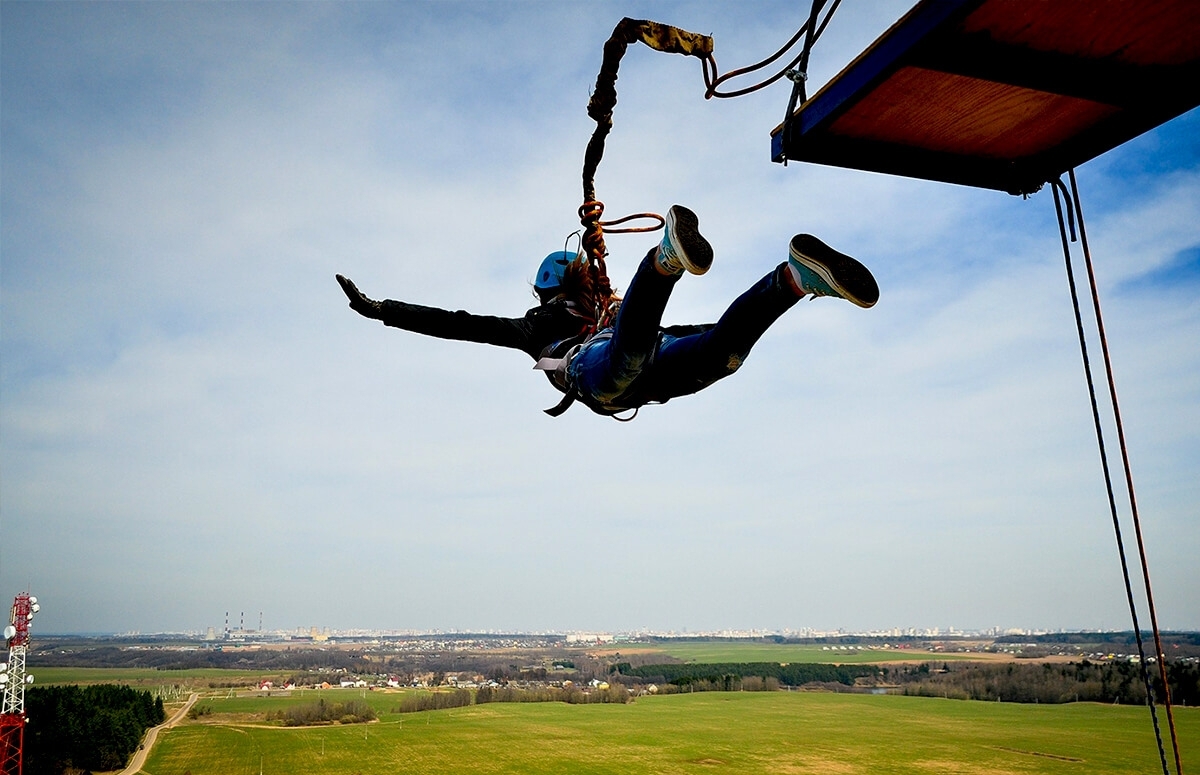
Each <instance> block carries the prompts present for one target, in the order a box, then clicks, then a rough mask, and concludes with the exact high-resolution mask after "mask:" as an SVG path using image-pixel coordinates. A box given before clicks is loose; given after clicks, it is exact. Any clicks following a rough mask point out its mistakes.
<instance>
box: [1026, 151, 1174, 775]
mask: <svg viewBox="0 0 1200 775" xmlns="http://www.w3.org/2000/svg"><path fill="white" fill-rule="evenodd" d="M1072 183H1074V175H1072ZM1050 187H1051V189H1052V190H1053V191H1054V210H1055V212H1056V213H1057V215H1058V233H1059V236H1060V237H1061V238H1062V248H1063V258H1064V260H1065V262H1066V267H1067V284H1068V285H1069V286H1070V289H1071V305H1072V307H1073V308H1074V310H1075V327H1076V329H1077V330H1078V331H1079V351H1080V355H1082V356H1083V373H1084V376H1085V377H1086V378H1087V387H1088V398H1089V399H1090V400H1091V404H1092V420H1093V422H1094V423H1095V426H1096V442H1097V444H1098V445H1099V448H1100V465H1101V467H1102V468H1103V469H1104V487H1105V490H1106V492H1107V493H1108V507H1109V511H1110V512H1111V513H1112V521H1113V530H1114V531H1115V532H1116V536H1117V553H1118V554H1119V555H1120V557H1121V574H1122V576H1123V577H1124V580H1125V597H1126V598H1127V599H1128V601H1129V615H1130V617H1131V618H1132V619H1133V634H1134V637H1135V638H1136V639H1137V647H1138V656H1139V658H1140V659H1139V664H1140V665H1141V672H1142V680H1143V682H1144V683H1145V684H1146V701H1147V704H1148V705H1149V706H1150V718H1151V721H1152V723H1153V724H1154V737H1155V740H1157V741H1158V756H1159V760H1160V761H1161V763H1162V771H1163V775H1170V771H1169V770H1168V769H1167V754H1166V751H1165V749H1164V748H1163V740H1162V732H1161V731H1160V730H1159V726H1158V713H1157V711H1156V710H1155V703H1154V686H1153V684H1152V683H1151V681H1150V672H1149V671H1148V670H1147V669H1146V650H1145V647H1144V646H1143V644H1142V631H1141V627H1140V626H1139V624H1138V615H1137V605H1136V603H1135V602H1134V599H1133V583H1132V582H1131V581H1130V579H1129V563H1128V561H1127V560H1126V557H1125V541H1124V539H1123V538H1122V536H1121V522H1120V520H1119V519H1118V517H1117V501H1116V497H1115V496H1114V495H1113V485H1112V474H1111V472H1110V470H1109V466H1108V452H1107V451H1106V448H1105V445H1104V428H1103V426H1102V425H1101V422H1100V407H1099V405H1098V404H1097V402H1096V384H1095V381H1094V380H1093V379H1092V365H1091V360H1090V359H1089V358H1088V350H1087V337H1086V335H1085V333H1084V330H1083V316H1082V314H1081V313H1080V311H1079V293H1078V291H1077V290H1076V287H1075V271H1074V269H1073V268H1072V266H1071V248H1070V244H1069V242H1068V239H1067V223H1066V222H1065V221H1064V220H1063V206H1062V202H1060V201H1059V192H1060V190H1061V192H1062V196H1063V198H1064V199H1066V200H1067V202H1068V204H1069V203H1070V202H1071V196H1070V195H1069V194H1068V193H1067V188H1066V186H1064V185H1063V182H1062V180H1053V181H1051V182H1050ZM1076 195H1078V191H1076ZM1075 201H1076V205H1078V196H1076V200H1075ZM1073 209H1078V210H1079V211H1080V213H1082V208H1073ZM1067 220H1068V221H1070V228H1071V236H1070V242H1074V241H1075V239H1076V238H1075V222H1074V219H1073V218H1072V215H1071V210H1068V211H1067ZM1081 225H1082V224H1081ZM1094 287H1095V286H1093V289H1094ZM1177 775H1182V773H1177Z"/></svg>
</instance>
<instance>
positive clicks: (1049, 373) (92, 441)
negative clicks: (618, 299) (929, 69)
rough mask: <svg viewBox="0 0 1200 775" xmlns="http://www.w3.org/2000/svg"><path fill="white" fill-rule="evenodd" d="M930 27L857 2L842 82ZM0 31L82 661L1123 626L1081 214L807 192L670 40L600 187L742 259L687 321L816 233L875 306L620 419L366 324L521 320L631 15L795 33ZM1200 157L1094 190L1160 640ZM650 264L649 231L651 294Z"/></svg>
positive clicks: (4, 498)
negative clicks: (488, 639)
mask: <svg viewBox="0 0 1200 775" xmlns="http://www.w3.org/2000/svg"><path fill="white" fill-rule="evenodd" d="M907 6H908V3H907V0H904V2H890V1H889V2H863V3H847V4H846V7H844V8H842V9H840V10H839V11H838V14H837V16H836V17H835V18H834V21H833V23H832V24H831V25H830V27H829V29H828V31H827V33H826V35H825V37H823V38H822V40H821V41H820V43H819V44H818V47H817V49H816V51H815V52H814V54H813V63H812V67H811V72H812V83H813V85H814V86H816V85H819V84H821V83H824V82H825V81H826V80H828V79H829V78H830V77H832V76H833V75H834V74H835V73H836V72H837V71H838V70H839V69H840V68H841V67H842V66H843V65H845V64H846V63H847V62H848V61H850V59H852V58H853V56H854V55H855V54H856V53H857V52H859V51H861V50H862V49H863V48H864V47H865V46H866V45H867V44H869V43H870V41H871V40H873V39H874V38H875V37H876V36H877V35H879V34H880V33H881V32H882V31H883V30H884V29H886V28H887V27H888V26H889V25H890V24H891V23H892V22H893V21H895V19H897V18H899V16H900V15H902V14H903V12H904V11H905V10H907ZM0 14H2V25H0V34H2V36H3V40H2V44H3V45H2V49H0V57H2V67H3V71H2V76H3V77H2V79H0V89H2V91H0V121H2V127H0V128H2V135H0V143H2V144H0V174H2V178H3V187H2V191H0V197H2V198H0V324H2V327H0V591H4V590H6V591H7V592H6V593H13V594H15V593H16V592H18V591H21V590H23V589H30V590H31V591H32V592H33V593H34V594H36V595H38V597H39V599H40V600H41V601H42V603H43V613H42V614H41V616H40V617H39V620H38V627H39V629H41V630H42V631H44V632H80V631H125V630H143V631H159V630H171V629H195V628H203V627H207V626H216V627H220V626H221V625H222V624H223V621H224V615H225V612H226V611H230V612H234V613H233V616H234V617H236V616H237V612H241V611H245V612H246V616H247V621H248V622H250V621H252V622H254V623H255V624H257V612H259V611H261V612H263V623H264V626H266V627H268V628H293V627H309V626H328V627H367V628H396V629H459V630H470V629H510V630H533V629H557V630H572V629H573V630H609V629H612V630H626V629H636V628H653V629H659V630H669V629H674V630H683V629H685V628H686V629H689V630H701V629H716V628H766V629H776V628H791V629H799V628H806V627H811V628H817V629H835V628H846V629H867V628H890V627H910V626H912V627H947V626H956V627H963V628H983V627H992V626H999V627H1038V628H1060V627H1062V628H1093V627H1095V628H1113V629H1117V628H1126V627H1128V626H1129V625H1128V621H1129V619H1128V612H1127V609H1126V606H1125V602H1124V591H1123V587H1122V583H1121V578H1120V573H1119V565H1118V560H1117V554H1116V549H1115V542H1114V538H1113V531H1112V526H1111V521H1110V517H1109V514H1108V508H1107V502H1106V499H1105V495H1104V486H1103V481H1102V479H1101V475H1100V469H1099V465H1098V460H1097V453H1096V451H1095V440H1094V435H1093V431H1092V420H1091V414H1090V410H1089V408H1088V403H1087V394H1086V388H1085V383H1084V379H1083V375H1082V369H1081V365H1080V357H1079V353H1078V343H1077V339H1076V334H1075V329H1074V321H1073V315H1072V312H1071V307H1070V301H1069V296H1068V292H1067V287H1066V281H1065V274H1064V270H1063V267H1062V256H1061V251H1060V248H1059V244H1058V234H1057V227H1056V225H1055V219H1054V207H1053V202H1052V200H1051V197H1050V194H1049V192H1048V191H1045V192H1042V193H1039V194H1037V195H1035V196H1033V197H1031V198H1030V199H1028V200H1022V199H1020V198H1016V197H1010V196H1007V195H1004V194H999V193H995V192H988V191H977V190H972V189H966V188H962V187H955V186H947V185H940V184H934V183H928V182H921V181H913V180H905V179H898V178H890V177H884V176H880V175H874V174H869V173H860V172H853V171H847V170H837V169H828V168H819V167H813V166H808V165H803V164H791V165H789V166H788V167H786V168H784V167H783V166H781V165H775V164H772V163H770V161H769V151H770V149H769V137H768V135H769V131H770V129H771V128H772V127H773V126H775V125H776V124H777V123H778V122H779V120H780V119H781V117H782V114H783V111H784V108H785V107H786V103H787V90H786V87H784V86H777V87H775V88H772V89H767V90H765V91H764V92H760V93H757V94H755V95H751V96H748V97H744V98H741V99H737V100H725V101H705V100H704V99H703V84H702V80H701V73H700V67H699V64H698V63H697V62H696V61H695V60H691V59H685V58H682V57H677V56H668V55H664V54H657V53H654V52H651V51H650V50H649V49H646V48H644V47H633V48H631V49H630V52H629V54H627V55H626V57H625V59H624V60H623V62H622V65H621V77H620V81H619V82H618V98H619V102H618V105H617V108H616V114H615V128H614V130H613V133H612V135H611V136H610V138H609V141H608V145H607V150H606V153H605V158H604V162H603V164H602V166H601V168H600V172H599V174H598V176H597V179H596V184H597V190H598V194H599V197H600V198H601V199H602V200H603V201H604V202H605V204H606V206H607V212H608V213H609V214H610V215H616V214H622V213H627V212H638V211H644V210H654V211H659V212H663V211H665V210H666V209H667V208H668V207H669V206H670V205H671V204H673V203H675V202H681V203H684V204H687V205H688V206H690V207H692V209H694V210H695V211H696V212H697V213H698V214H699V215H700V219H701V226H702V228H703V229H704V231H705V233H706V235H707V236H708V237H709V238H710V240H711V241H712V243H713V244H714V246H715V248H716V254H717V257H716V261H715V264H714V267H713V269H712V271H710V272H709V273H708V274H707V275H705V276H704V277H703V278H685V279H684V281H683V282H681V283H680V285H679V286H678V288H677V290H676V293H675V295H674V297H673V299H672V302H671V305H670V306H669V308H668V311H667V322H668V323H684V322H704V321H711V320H714V319H716V317H717V316H719V314H720V313H721V311H722V310H723V309H724V307H725V305H726V304H727V303H728V302H729V301H730V300H732V299H733V298H734V297H735V296H736V295H737V294H738V293H740V292H741V291H742V290H743V289H744V288H746V287H748V286H749V285H750V284H751V283H752V282H754V281H755V280H756V279H757V278H758V277H760V276H761V275H762V274H764V273H765V272H766V271H768V270H769V269H770V268H771V267H773V266H774V265H775V264H777V263H778V262H779V261H781V260H783V259H784V258H785V256H786V246H787V242H788V240H789V238H790V237H791V236H792V235H793V234H795V233H797V232H801V231H807V232H811V233H814V234H817V235H819V236H820V237H821V238H823V239H824V240H826V241H827V242H829V243H830V244H832V245H834V246H835V247H837V248H839V249H841V250H844V251H846V252H849V253H852V254H853V255H856V256H857V257H859V258H860V259H861V260H863V261H864V262H865V263H867V264H868V265H869V266H870V267H872V269H873V270H874V272H875V274H876V276H877V278H878V280H879V284H880V286H881V289H882V298H881V300H880V302H879V304H878V305H877V306H876V307H875V308H874V309H871V310H860V309H858V308H855V307H852V306H851V305H849V304H845V303H840V302H837V301H836V300H830V299H821V300H817V301H815V302H812V303H811V304H810V303H804V304H801V305H800V306H798V307H797V308H796V309H794V310H793V311H791V312H789V313H788V315H787V316H785V317H784V318H783V319H782V320H781V321H780V322H779V323H778V324H777V325H776V326H775V327H773V328H772V330H771V331H770V332H768V334H767V336H766V337H764V339H763V340H762V341H761V342H760V344H759V345H758V347H757V348H756V350H755V352H754V353H753V355H752V357H751V358H750V359H749V360H748V361H747V363H746V365H745V366H744V367H743V368H742V370H741V371H739V373H738V374H737V375H736V377H734V378H732V379H728V380H725V381H723V382H721V383H719V384H717V385H715V386H714V387H712V388H711V389H709V390H707V391H705V392H704V393H702V394H699V395H696V396H693V397H688V398H684V399H679V400H676V401H672V402H671V403H670V404H668V405H666V406H662V407H649V408H647V409H646V410H644V411H643V412H642V413H641V415H640V416H639V417H638V419H637V420H636V421H635V422H633V423H629V424H619V423H615V422H612V421H610V420H606V419H603V418H600V417H597V416H595V415H592V414H591V413H590V412H588V411H586V410H585V409H582V408H580V407H577V408H575V409H573V410H571V411H570V412H568V413H567V414H566V415H565V416H563V417H561V418H559V419H551V418H549V417H546V416H545V415H543V414H542V412H541V410H542V409H543V408H545V407H548V406H551V405H553V404H554V403H556V402H557V400H558V397H557V394H556V393H555V392H554V391H553V390H552V388H550V387H549V385H547V384H546V382H545V379H544V378H543V377H542V376H541V375H539V374H536V373H534V372H532V371H531V369H530V365H531V364H530V362H529V360H528V358H527V357H526V356H525V355H523V354H521V353H518V352H516V351H502V350H494V349H489V348H486V347H483V346H476V345H471V344H467V343H457V342H444V341H439V340H432V339H424V338H422V337H419V336H416V335H413V334H408V333H405V332H400V331H396V330H392V329H386V328H384V327H383V326H380V325H379V324H377V323H374V322H372V321H367V320H365V319H362V318H360V317H358V316H357V315H355V314H354V313H352V312H351V311H350V310H349V309H347V308H346V305H345V299H344V297H343V296H342V295H341V292H340V291H339V289H338V287H337V285H336V284H335V282H334V279H333V275H334V274H335V273H338V272H340V273H343V274H346V275H348V276H349V277H351V278H353V279H354V280H355V281H356V282H357V283H358V284H359V287H360V288H362V289H363V291H364V292H365V293H367V294H369V295H373V296H376V297H390V298H398V299H403V300H407V301H412V302H417V303H422V304H430V305H436V306H443V307H448V308H451V309H468V310H472V311H476V312H480V313H488V314H500V315H512V316H517V315H521V314H523V312H524V310H525V309H526V308H527V307H528V306H531V304H532V297H531V295H530V292H529V283H530V281H531V279H532V277H533V273H534V270H535V268H536V266H537V263H538V261H539V260H540V259H541V257H542V256H544V255H545V254H546V253H548V252H550V251H552V250H557V249H560V247H561V246H562V244H563V240H564V239H565V238H566V236H567V235H568V234H570V233H571V232H572V231H574V230H575V229H577V228H578V222H577V220H576V214H575V210H576V208H577V207H578V205H579V202H580V200H581V192H580V182H579V176H580V169H581V164H582V159H583V150H584V147H585V145H586V143H587V139H588V137H589V136H590V134H591V131H592V128H593V126H594V124H593V123H592V122H591V120H590V119H588V117H587V115H586V113H585V110H584V108H585V105H586V102H587V98H588V94H589V90H590V88H591V86H592V84H593V83H594V80H595V75H596V71H597V70H598V68H599V63H600V52H601V45H602V44H603V41H604V40H605V39H606V38H607V37H608V35H609V33H610V32H611V30H612V27H613V26H614V25H615V24H616V22H617V21H618V20H619V19H620V18H621V17H622V16H635V17H649V18H654V19H656V20H658V21H662V22H665V23H669V24H675V25H677V26H680V27H684V28H686V29H691V30H694V31H698V32H703V33H707V34H712V35H713V36H714V38H715V40H716V56H717V60H718V62H719V63H720V65H721V67H722V69H724V70H729V69H732V68H734V67H737V66H740V65H744V64H747V63H750V62H753V61H757V60H758V59H760V58H761V57H763V56H765V55H766V54H767V53H770V52H772V51H774V50H775V48H776V47H777V46H778V45H780V44H781V43H782V42H783V41H785V40H786V39H787V37H788V36H789V35H790V34H791V32H792V31H793V30H794V29H795V28H796V27H797V26H799V24H800V21H801V20H800V18H799V16H800V14H801V11H799V10H797V6H796V4H795V3H782V2H779V3H767V2H750V3H742V4H736V5H734V4H726V3H715V2H702V3H670V2H663V3H652V4H651V3H636V2H634V3H615V2H611V3H609V2H605V3H599V4H596V3H593V4H587V5H586V6H585V5H582V4H565V3H564V4H552V3H534V2H528V3H505V2H494V3H476V4H470V3H347V4H320V3H303V4H288V3H267V4H240V3H235V4H223V3H171V4H168V3H144V4H142V3H139V4H125V3H52V4H51V3H11V2H5V3H4V4H3V5H2V6H0ZM1198 125H1200V116H1198V115H1197V113H1196V112H1195V111H1193V112H1192V113H1190V114H1187V115H1185V116H1183V117H1181V118H1179V119H1176V120H1175V121H1173V122H1171V123H1169V124H1167V125H1165V126H1163V127H1161V128H1159V129H1158V130H1155V131H1153V132H1151V133H1148V134H1146V135H1144V136H1142V137H1140V138H1137V139H1136V140H1134V141H1132V142H1130V143H1128V144H1127V145H1125V146H1123V147H1122V148H1119V149H1117V150H1114V151H1112V152H1110V153H1108V154H1106V155H1105V156H1103V157H1101V158H1098V159H1096V160H1093V161H1091V162H1089V163H1088V164H1087V165H1085V166H1083V167H1082V168H1081V169H1079V170H1078V177H1079V181H1080V185H1081V188H1082V194H1083V197H1084V209H1085V215H1086V217H1087V225H1088V233H1089V237H1090V240H1091V247H1092V251H1093V254H1094V256H1095V260H1096V266H1097V272H1098V275H1099V284H1100V290H1101V294H1102V302H1103V304H1104V311H1105V315H1106V326H1107V331H1108V335H1109V340H1110V346H1111V349H1112V353H1113V357H1114V361H1115V370H1116V378H1117V386H1118V390H1119V393H1120V396H1121V400H1122V409H1123V414H1124V419H1125V421H1126V434H1127V437H1128V440H1129V447H1130V452H1131V455H1132V463H1133V469H1134V475H1135V482H1136V484H1137V487H1138V501H1139V507H1140V512H1141V517H1142V522H1143V527H1144V530H1145V536H1146V542H1147V551H1148V554H1149V559H1150V563H1151V572H1152V574H1153V578H1154V583H1155V595H1156V599H1157V604H1158V613H1159V620H1160V624H1161V625H1162V626H1164V627H1166V628H1191V629H1195V628H1200V599H1198V596H1197V591H1198V590H1200V568H1198V566H1197V563H1196V562H1195V557H1197V556H1200V538H1198V536H1200V531H1198V530H1197V512H1196V508H1197V507H1196V504H1197V503H1200V484H1198V483H1200V346H1198V343H1200V302H1197V296H1198V293H1197V292H1198V291H1200V274H1198V272H1197V254H1198V250H1200V218H1198V217H1197V212H1198V210H1200V151H1198V149H1200V141H1197V140H1196V138H1197V137H1200V126H1198ZM651 244H653V237H647V236H644V235H640V236H626V237H619V236H613V237H610V239H609V248H610V250H611V252H612V255H611V257H610V259H609V269H610V273H611V275H612V276H613V279H614V282H615V283H616V284H617V286H618V287H623V285H624V283H626V282H627V281H628V277H629V276H630V275H631V274H632V271H633V269H634V267H635V266H636V263H637V260H638V259H639V258H640V256H641V255H642V254H643V253H644V252H645V251H646V249H647V248H648V247H649V246H650V245H651ZM1098 357H1099V356H1098V351H1095V350H1093V358H1094V359H1095V360H1097V361H1098ZM1113 438H1114V437H1113V436H1112V434H1111V431H1110V442H1111V441H1112V440H1113ZM1114 443H1115V442H1114ZM1122 513H1123V517H1125V521H1126V530H1127V531H1128V529H1129V527H1128V519H1127V510H1126V511H1123V512H1122ZM1126 542H1127V544H1128V545H1130V546H1131V547H1132V535H1131V534H1130V533H1129V532H1127V533H1126ZM1143 616H1144V615H1143Z"/></svg>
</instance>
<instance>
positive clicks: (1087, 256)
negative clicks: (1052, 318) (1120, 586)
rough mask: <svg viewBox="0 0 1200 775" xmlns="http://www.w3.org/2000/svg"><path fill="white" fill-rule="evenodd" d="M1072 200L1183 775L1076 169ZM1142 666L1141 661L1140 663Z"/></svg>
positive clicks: (1180, 766)
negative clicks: (1076, 178) (1076, 179)
mask: <svg viewBox="0 0 1200 775" xmlns="http://www.w3.org/2000/svg"><path fill="white" fill-rule="evenodd" d="M1069 176H1070V181H1071V199H1072V201H1073V202H1074V205H1075V216H1076V220H1077V221H1078V222H1079V240H1080V246H1081V247H1082V248H1083V260H1084V265H1085V266H1086V267H1087V273H1088V283H1089V284H1090V286H1091V289H1092V308H1093V310H1094V312H1095V315H1096V330H1097V332H1098V335H1099V339H1100V351H1101V353H1102V354H1103V355H1104V371H1105V374H1106V375H1107V377H1108V396H1109V400H1110V401H1111V402H1112V410H1113V419H1114V422H1115V424H1116V428H1117V441H1118V446H1119V447H1120V450H1121V463H1122V465H1123V467H1124V469H1125V488H1126V491H1127V493H1128V495H1129V510H1130V513H1131V515H1132V518H1133V533H1134V536H1135V537H1136V538H1137V545H1138V557H1139V559H1140V560H1141V564H1142V581H1143V583H1144V584H1145V590H1146V607H1147V609H1148V610H1149V613H1150V630H1151V632H1152V633H1153V634H1154V649H1155V657H1156V658H1157V662H1158V671H1159V678H1160V679H1161V680H1162V687H1163V707H1164V708H1166V711H1167V728H1168V729H1169V730H1170V732H1171V745H1172V748H1173V750H1174V754H1175V771H1176V773H1177V775H1183V763H1182V761H1181V760H1180V756H1179V740H1178V737H1177V735H1176V733H1175V714H1174V713H1173V712H1172V710H1171V684H1170V682H1169V681H1168V680H1167V662H1166V655H1165V654H1164V653H1163V647H1162V636H1161V635H1160V633H1159V629H1158V615H1157V613H1156V612H1155V607H1154V592H1153V591H1152V589H1151V587H1150V565H1149V563H1148V562H1147V560H1146V542H1145V540H1144V539H1143V537H1142V522H1141V519H1140V518H1139V516H1138V507H1137V498H1136V497H1135V495H1134V490H1133V469H1132V468H1131V466H1130V464H1129V448H1128V446H1127V445H1126V444H1125V423H1124V422H1122V421H1121V405H1120V402H1118V401H1117V382H1116V379H1115V378H1114V377H1113V369H1112V357H1111V356H1110V355H1109V352H1108V337H1107V336H1106V335H1105V333H1104V317H1103V316H1102V315H1101V314H1100V292H1099V291H1098V290H1097V288H1096V272H1095V269H1094V268H1093V266H1092V251H1091V249H1090V248H1089V247H1088V241H1087V229H1086V228H1085V227H1084V224H1083V206H1082V204H1081V203H1080V199H1079V186H1078V185H1077V183H1076V181H1075V170H1071V171H1070V173H1069ZM1143 664H1144V661H1143Z"/></svg>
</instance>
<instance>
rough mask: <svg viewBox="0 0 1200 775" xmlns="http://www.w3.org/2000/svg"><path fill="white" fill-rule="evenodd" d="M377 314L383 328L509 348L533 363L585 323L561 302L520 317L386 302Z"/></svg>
mask: <svg viewBox="0 0 1200 775" xmlns="http://www.w3.org/2000/svg"><path fill="white" fill-rule="evenodd" d="M380 312H381V313H382V314H381V317H380V320H382V321H383V324H384V325H385V326H392V327H393V328H402V329H404V330H405V331H412V332H413V333H417V334H425V335H426V336H436V337H438V338H440V339H458V340H461V341H464V342H479V343H480V344H491V345H495V346H497V347H511V348H512V349H514V350H520V351H521V352H523V353H526V354H527V355H529V357H530V358H533V359H535V360H536V359H538V358H540V357H541V356H542V355H543V353H544V352H545V351H546V349H547V348H548V347H550V346H551V345H553V344H555V343H556V342H562V341H565V340H568V339H573V338H576V337H579V336H580V335H582V334H583V333H584V332H585V330H586V328H587V322H586V321H585V320H584V319H583V318H581V317H579V316H577V315H576V314H575V313H574V312H572V311H571V308H570V307H569V306H568V305H567V304H566V303H565V302H561V301H552V302H550V303H549V304H542V305H540V306H537V307H534V308H533V309H531V310H529V311H528V312H526V313H525V317H521V318H502V317H494V316H492V315H472V314H471V313H469V312H464V311H462V310H458V311H455V312H451V311H450V310H445V309H438V308H437V307H423V306H421V305H419V304H408V303H406V302H403V301H392V300H390V299H389V300H387V301H384V302H382V303H381V304H380Z"/></svg>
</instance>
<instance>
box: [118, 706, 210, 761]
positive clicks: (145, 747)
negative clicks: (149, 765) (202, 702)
mask: <svg viewBox="0 0 1200 775" xmlns="http://www.w3.org/2000/svg"><path fill="white" fill-rule="evenodd" d="M199 698H200V695H199V694H194V693H193V694H192V695H191V696H190V697H188V701H187V702H185V703H184V704H183V707H182V708H180V709H179V710H177V711H175V715H173V716H171V718H169V719H167V720H166V721H164V722H163V723H161V724H159V725H158V726H156V727H151V728H150V731H148V732H146V739H145V740H143V741H142V745H141V747H139V748H138V749H137V751H135V752H134V754H133V758H132V759H130V760H129V766H128V767H126V768H125V769H123V770H121V772H120V773H119V775H134V774H135V773H137V772H138V771H140V770H141V769H142V765H144V764H145V763H146V757H147V756H149V755H150V748H151V747H153V745H154V741H155V740H157V739H158V730H160V729H170V728H171V727H173V726H175V725H176V724H178V723H179V722H180V721H182V720H183V717H184V716H186V715H187V712H188V711H189V710H190V709H191V707H192V706H193V705H195V704H196V700H197V699H199Z"/></svg>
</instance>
